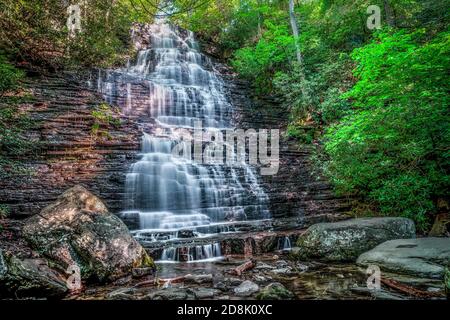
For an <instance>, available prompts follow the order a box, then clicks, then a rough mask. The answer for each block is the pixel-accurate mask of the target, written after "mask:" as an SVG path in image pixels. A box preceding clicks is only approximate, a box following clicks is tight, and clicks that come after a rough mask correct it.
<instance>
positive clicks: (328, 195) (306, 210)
mask: <svg viewBox="0 0 450 320" xmlns="http://www.w3.org/2000/svg"><path fill="white" fill-rule="evenodd" d="M221 73H222V74H223V76H224V79H225V80H226V81H225V84H226V85H227V89H228V92H229V96H230V100H231V102H232V103H233V105H234V106H235V111H236V112H235V121H236V122H237V124H238V125H237V127H238V128H240V129H245V130H247V129H250V128H252V129H255V130H259V129H268V130H270V129H279V130H280V135H281V136H280V164H279V170H278V173H277V174H275V175H266V176H262V181H261V185H262V186H263V188H264V189H265V190H266V193H267V194H268V196H269V198H270V208H269V209H270V212H271V214H272V216H273V217H275V218H280V217H294V216H309V215H323V216H324V220H329V218H328V217H327V216H329V215H331V216H336V215H339V214H341V213H345V212H347V211H348V210H349V208H350V203H349V201H348V200H347V199H344V198H340V197H337V196H336V195H335V194H334V192H333V188H332V186H331V185H330V184H329V183H328V182H327V181H326V179H324V178H323V177H322V176H320V175H319V174H317V173H313V171H314V170H313V164H312V162H311V155H312V154H313V151H314V148H315V147H314V146H312V145H299V142H298V141H294V140H290V139H289V138H287V137H285V128H286V126H287V124H288V119H289V111H288V110H286V108H285V107H283V105H282V101H281V100H280V98H279V97H277V96H266V97H257V96H255V94H254V90H252V86H251V84H250V83H248V82H247V81H244V80H241V79H238V78H237V77H236V75H235V74H233V73H232V72H231V71H230V69H229V68H227V67H225V66H222V69H221Z"/></svg>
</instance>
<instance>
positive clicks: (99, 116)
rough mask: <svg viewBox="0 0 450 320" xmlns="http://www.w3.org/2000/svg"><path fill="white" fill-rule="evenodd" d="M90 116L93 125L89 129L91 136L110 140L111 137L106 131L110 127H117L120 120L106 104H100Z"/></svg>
mask: <svg viewBox="0 0 450 320" xmlns="http://www.w3.org/2000/svg"><path fill="white" fill-rule="evenodd" d="M92 116H93V117H94V123H93V124H92V127H91V134H92V135H93V136H94V137H103V138H106V139H110V138H111V135H110V134H109V132H108V129H109V128H110V127H111V126H112V127H118V126H120V124H121V122H120V118H118V117H117V115H116V114H115V110H113V109H112V108H111V107H110V106H109V105H108V104H106V103H102V104H100V105H99V106H98V107H97V108H96V109H95V110H94V111H92Z"/></svg>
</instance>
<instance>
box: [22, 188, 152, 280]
mask: <svg viewBox="0 0 450 320" xmlns="http://www.w3.org/2000/svg"><path fill="white" fill-rule="evenodd" d="M23 235H24V237H25V239H26V240H27V241H28V242H29V243H30V245H31V246H32V248H33V249H34V250H36V251H38V252H39V253H41V254H42V255H44V256H45V257H47V258H49V259H50V260H51V261H53V262H55V263H56V264H57V265H58V267H60V268H61V269H62V270H66V269H67V268H69V267H71V266H74V265H75V266H77V267H79V268H80V271H81V278H82V279H91V278H94V279H95V280H97V281H107V280H115V279H117V278H120V277H122V276H124V275H127V274H129V273H131V271H132V269H133V268H141V267H149V268H153V267H154V265H153V262H152V260H151V258H150V257H149V256H148V255H147V253H146V252H145V250H144V248H142V247H141V245H140V244H139V243H138V242H137V241H136V240H134V239H133V238H132V237H131V235H130V233H129V231H128V229H127V227H126V226H125V224H124V223H123V222H122V221H121V220H120V219H119V218H118V217H117V216H115V215H113V214H111V213H109V212H108V210H107V209H106V206H105V205H104V204H103V203H102V202H101V200H100V199H98V198H97V197H96V196H94V195H93V194H91V193H90V192H89V191H87V190H86V189H85V188H83V187H81V186H75V187H73V188H71V189H70V190H68V191H66V192H65V193H64V194H62V195H61V196H60V197H59V198H58V200H57V201H56V202H55V203H53V204H51V205H50V206H48V207H46V208H45V209H44V210H42V212H41V213H40V214H39V215H35V216H33V217H31V218H29V219H28V220H27V221H26V223H25V226H24V228H23Z"/></svg>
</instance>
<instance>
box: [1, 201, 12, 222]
mask: <svg viewBox="0 0 450 320" xmlns="http://www.w3.org/2000/svg"><path fill="white" fill-rule="evenodd" d="M9 211H10V210H9V207H8V206H7V205H6V204H0V220H1V219H5V218H6V217H8V215H9Z"/></svg>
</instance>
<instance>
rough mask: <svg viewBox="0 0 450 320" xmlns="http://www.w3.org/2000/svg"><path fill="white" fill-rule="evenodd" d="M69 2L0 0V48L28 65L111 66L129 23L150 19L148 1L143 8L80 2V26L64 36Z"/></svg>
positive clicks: (119, 0) (121, 0) (113, 0)
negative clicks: (76, 31)
mask: <svg viewBox="0 0 450 320" xmlns="http://www.w3.org/2000/svg"><path fill="white" fill-rule="evenodd" d="M140 2H141V3H144V4H146V3H147V2H149V3H150V2H151V3H153V2H154V1H153V0H142V1H140ZM75 3H76V2H75ZM70 4H71V2H70V1H60V0H42V1H32V0H21V1H17V0H0V7H1V8H2V10H0V49H3V50H5V51H7V52H8V53H9V54H11V55H14V56H15V57H16V60H17V61H18V62H21V63H24V64H28V65H29V66H30V67H32V68H45V69H50V70H54V69H60V68H63V67H65V66H69V67H79V66H97V67H106V66H111V65H114V64H117V63H119V62H122V61H123V60H124V58H125V55H126V53H127V50H128V49H129V43H130V28H131V25H132V23H133V22H148V21H151V20H152V19H153V16H152V10H153V11H154V10H155V9H154V8H153V9H152V7H151V6H150V5H148V4H147V5H146V6H145V8H148V10H149V11H148V12H147V11H146V10H143V9H142V8H141V7H140V8H135V7H133V5H132V2H131V1H130V0H90V1H84V2H80V8H81V29H82V30H81V32H79V33H78V34H77V35H76V36H74V37H69V33H68V28H67V26H66V24H67V20H68V18H69V13H68V12H67V10H68V7H69V5H70Z"/></svg>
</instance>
